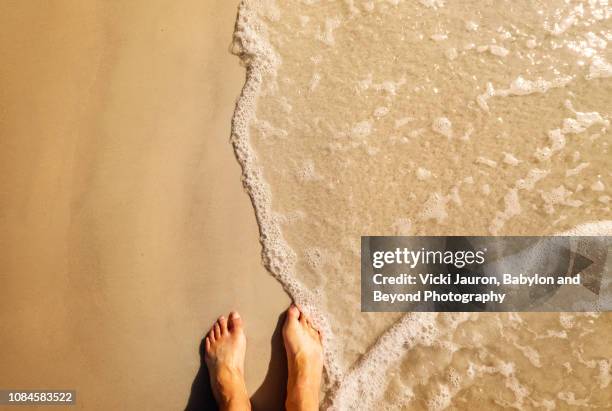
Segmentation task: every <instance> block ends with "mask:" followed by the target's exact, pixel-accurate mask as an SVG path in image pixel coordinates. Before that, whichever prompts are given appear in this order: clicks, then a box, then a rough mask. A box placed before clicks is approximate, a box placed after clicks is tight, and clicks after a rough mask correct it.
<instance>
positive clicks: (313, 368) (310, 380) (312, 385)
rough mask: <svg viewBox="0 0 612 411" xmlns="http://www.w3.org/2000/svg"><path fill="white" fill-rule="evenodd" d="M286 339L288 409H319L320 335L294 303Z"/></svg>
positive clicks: (321, 362)
mask: <svg viewBox="0 0 612 411" xmlns="http://www.w3.org/2000/svg"><path fill="white" fill-rule="evenodd" d="M283 339H284V341H285V350H286V351H287V365H288V369H289V373H288V380H287V400H286V403H285V405H286V407H287V410H288V411H294V410H299V411H315V410H318V409H319V390H320V389H321V377H322V374H323V346H322V345H321V334H320V333H319V332H318V331H317V330H316V329H315V328H314V327H313V326H312V324H311V322H310V319H309V318H308V317H307V316H306V315H305V314H304V313H302V312H300V310H298V308H297V307H296V306H295V305H293V304H292V305H291V307H289V309H288V310H287V318H286V319H285V325H284V326H283Z"/></svg>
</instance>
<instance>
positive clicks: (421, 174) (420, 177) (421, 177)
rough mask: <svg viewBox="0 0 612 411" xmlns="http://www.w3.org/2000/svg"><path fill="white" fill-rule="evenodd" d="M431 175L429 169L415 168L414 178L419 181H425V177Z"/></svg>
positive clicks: (427, 177)
mask: <svg viewBox="0 0 612 411" xmlns="http://www.w3.org/2000/svg"><path fill="white" fill-rule="evenodd" d="M430 177H431V171H429V170H427V169H426V168H423V167H419V168H417V170H416V178H417V179H418V180H419V181H425V180H427V179H429V178H430Z"/></svg>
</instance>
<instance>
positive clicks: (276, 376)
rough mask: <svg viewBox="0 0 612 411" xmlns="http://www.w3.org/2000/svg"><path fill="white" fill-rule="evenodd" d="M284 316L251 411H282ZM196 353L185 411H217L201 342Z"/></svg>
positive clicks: (285, 382) (280, 320) (271, 341)
mask: <svg viewBox="0 0 612 411" xmlns="http://www.w3.org/2000/svg"><path fill="white" fill-rule="evenodd" d="M285 315H286V314H285V313H283V314H281V315H280V316H279V317H278V321H277V323H276V327H275V329H274V333H273V334H272V339H271V340H270V344H271V356H270V363H269V364H268V372H267V374H266V376H265V378H264V381H263V383H262V384H261V386H260V387H259V388H258V389H257V390H256V391H255V393H254V394H253V396H252V397H251V405H252V407H253V411H276V410H278V411H280V410H283V409H284V404H285V395H286V387H287V355H286V354H285V347H284V346H283V335H282V328H283V323H284V321H285ZM199 353H200V369H199V370H198V373H197V374H196V376H195V379H194V380H193V383H192V384H191V393H190V394H189V399H188V400H187V406H186V407H185V411H216V410H218V407H217V404H216V403H215V399H214V397H213V394H212V389H211V387H210V380H209V378H208V368H207V367H206V363H205V362H204V340H202V341H201V342H200V348H199ZM247 355H248V351H247Z"/></svg>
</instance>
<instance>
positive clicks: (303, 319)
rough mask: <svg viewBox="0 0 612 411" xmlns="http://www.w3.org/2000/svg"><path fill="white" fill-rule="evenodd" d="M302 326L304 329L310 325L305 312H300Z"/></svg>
mask: <svg viewBox="0 0 612 411" xmlns="http://www.w3.org/2000/svg"><path fill="white" fill-rule="evenodd" d="M300 324H302V325H303V326H304V327H306V326H307V325H308V316H307V315H306V314H304V313H303V312H300Z"/></svg>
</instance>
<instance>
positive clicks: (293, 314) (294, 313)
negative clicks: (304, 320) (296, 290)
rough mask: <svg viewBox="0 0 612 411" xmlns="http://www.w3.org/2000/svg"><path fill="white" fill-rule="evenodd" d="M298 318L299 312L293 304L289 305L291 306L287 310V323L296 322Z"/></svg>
mask: <svg viewBox="0 0 612 411" xmlns="http://www.w3.org/2000/svg"><path fill="white" fill-rule="evenodd" d="M299 318H300V310H298V308H297V307H296V306H295V304H291V306H290V307H289V309H288V310H287V321H297V320H298V319H299Z"/></svg>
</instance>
